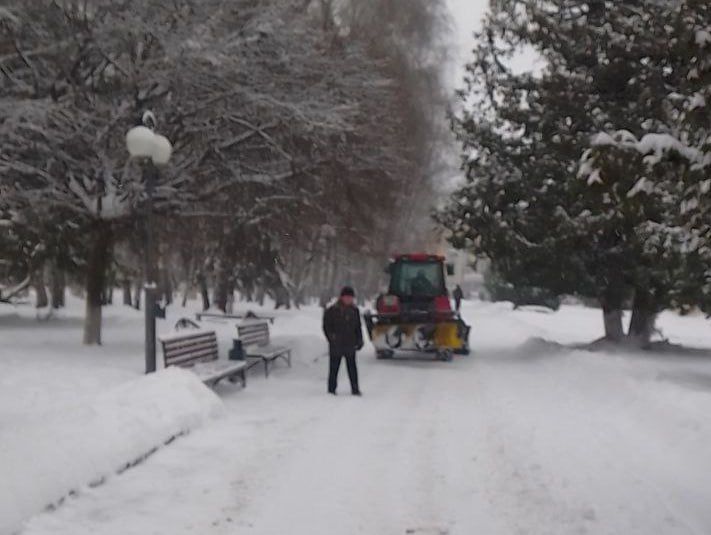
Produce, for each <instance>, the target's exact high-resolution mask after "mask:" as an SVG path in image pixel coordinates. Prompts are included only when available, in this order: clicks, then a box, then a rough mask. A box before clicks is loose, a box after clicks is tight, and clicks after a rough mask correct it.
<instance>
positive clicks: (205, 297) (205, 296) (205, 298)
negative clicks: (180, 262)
mask: <svg viewBox="0 0 711 535" xmlns="http://www.w3.org/2000/svg"><path fill="white" fill-rule="evenodd" d="M196 279H197V283H198V287H199V288H200V296H201V297H202V310H203V311H205V310H209V308H210V291H209V290H208V288H207V279H206V278H205V275H204V274H203V273H198V274H197V277H196Z"/></svg>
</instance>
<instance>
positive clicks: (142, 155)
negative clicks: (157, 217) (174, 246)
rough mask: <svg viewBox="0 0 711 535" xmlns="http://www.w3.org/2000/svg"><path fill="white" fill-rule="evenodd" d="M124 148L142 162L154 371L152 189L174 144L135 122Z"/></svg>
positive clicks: (149, 362) (151, 367)
mask: <svg viewBox="0 0 711 535" xmlns="http://www.w3.org/2000/svg"><path fill="white" fill-rule="evenodd" d="M149 119H150V120H151V122H152V123H153V124H155V118H154V117H153V114H152V113H150V112H146V114H144V116H143V122H144V123H146V122H148V120H149ZM126 148H127V149H128V152H129V154H130V155H131V158H137V159H139V160H141V162H142V163H143V181H144V184H145V187H146V252H145V258H146V284H145V286H144V290H145V308H146V310H145V327H146V346H145V352H146V373H152V372H154V371H156V293H157V284H156V278H157V277H156V273H155V265H154V256H153V249H154V247H155V245H154V243H153V193H154V191H155V185H156V179H157V175H158V166H160V165H165V164H167V163H168V162H169V161H170V156H171V154H172V152H173V147H172V145H171V144H170V141H168V139H167V138H165V137H164V136H161V135H159V134H156V133H155V132H154V131H153V130H152V129H151V128H148V127H147V126H135V127H133V128H131V130H129V131H128V133H127V134H126Z"/></svg>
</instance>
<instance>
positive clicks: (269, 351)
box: [237, 321, 291, 377]
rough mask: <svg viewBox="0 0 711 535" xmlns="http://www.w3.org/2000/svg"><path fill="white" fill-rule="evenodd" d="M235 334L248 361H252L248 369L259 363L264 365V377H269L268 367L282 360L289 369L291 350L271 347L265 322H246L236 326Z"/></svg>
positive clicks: (267, 326) (267, 325)
mask: <svg viewBox="0 0 711 535" xmlns="http://www.w3.org/2000/svg"><path fill="white" fill-rule="evenodd" d="M237 334H238V336H239V340H240V341H241V342H242V349H243V350H244V353H245V356H246V357H247V358H248V359H253V362H252V363H251V364H250V368H251V367H252V366H254V365H255V364H257V363H259V362H260V361H261V362H263V363H264V375H265V376H266V377H269V365H270V364H272V363H273V362H274V361H276V360H277V359H283V360H285V361H286V363H287V364H288V365H289V367H290V368H291V349H290V348H288V347H284V346H276V345H272V344H271V342H270V340H269V324H268V323H267V322H266V321H246V322H243V323H241V324H239V325H237Z"/></svg>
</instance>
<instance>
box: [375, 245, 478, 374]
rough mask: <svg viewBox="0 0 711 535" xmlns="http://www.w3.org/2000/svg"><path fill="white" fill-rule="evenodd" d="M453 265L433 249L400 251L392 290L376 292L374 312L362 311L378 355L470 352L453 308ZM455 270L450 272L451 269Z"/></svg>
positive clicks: (463, 325) (447, 355) (465, 329)
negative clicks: (450, 276)
mask: <svg viewBox="0 0 711 535" xmlns="http://www.w3.org/2000/svg"><path fill="white" fill-rule="evenodd" d="M445 269H446V272H450V270H451V266H447V265H446V264H445V258H444V257H443V256H440V255H431V254H404V255H397V256H395V258H393V260H392V261H391V263H390V265H389V266H388V268H387V270H386V271H387V273H388V274H389V275H390V284H389V288H388V293H387V294H385V295H381V296H379V297H378V300H377V302H376V310H377V312H376V313H375V314H373V313H371V312H366V313H365V315H364V318H365V324H366V327H367V328H368V334H369V336H370V339H371V340H372V342H373V345H374V346H375V349H376V353H377V356H378V358H391V357H393V356H394V355H395V352H396V351H417V352H426V353H432V354H434V355H435V356H436V357H437V358H438V359H441V360H451V359H452V355H453V354H454V353H460V354H465V355H466V354H469V330H470V327H469V326H468V325H467V324H466V323H464V321H463V320H462V318H461V317H460V316H459V314H458V313H457V312H455V311H453V310H452V306H451V303H450V300H449V295H448V293H447V286H446V277H445ZM450 274H451V273H450Z"/></svg>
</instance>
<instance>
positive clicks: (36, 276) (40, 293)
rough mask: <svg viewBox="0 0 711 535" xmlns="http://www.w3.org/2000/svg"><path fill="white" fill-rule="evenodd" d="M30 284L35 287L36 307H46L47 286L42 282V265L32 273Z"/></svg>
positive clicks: (47, 301) (47, 300) (47, 303)
mask: <svg viewBox="0 0 711 535" xmlns="http://www.w3.org/2000/svg"><path fill="white" fill-rule="evenodd" d="M30 284H31V285H32V287H33V288H34V289H35V296H36V302H35V306H36V308H47V307H48V306H49V298H48V297H47V287H46V285H45V283H44V267H41V268H39V269H36V270H35V271H34V272H33V273H32V278H31V282H30Z"/></svg>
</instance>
